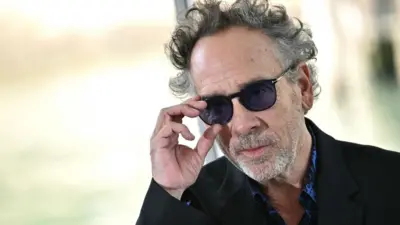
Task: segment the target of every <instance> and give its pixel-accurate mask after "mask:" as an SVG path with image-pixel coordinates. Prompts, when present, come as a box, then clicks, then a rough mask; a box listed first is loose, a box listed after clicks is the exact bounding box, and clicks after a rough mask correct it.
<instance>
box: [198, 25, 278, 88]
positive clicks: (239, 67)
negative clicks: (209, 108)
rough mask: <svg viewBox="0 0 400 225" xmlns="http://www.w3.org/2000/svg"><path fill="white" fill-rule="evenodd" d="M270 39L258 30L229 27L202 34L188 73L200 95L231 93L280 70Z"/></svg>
mask: <svg viewBox="0 0 400 225" xmlns="http://www.w3.org/2000/svg"><path fill="white" fill-rule="evenodd" d="M274 50H275V49H274V43H273V41H272V40H271V39H270V38H269V37H268V36H266V35H265V34H263V33H262V32H261V31H258V30H250V29H247V28H242V27H235V28H230V29H228V30H225V31H222V32H219V33H217V34H214V35H212V36H208V37H203V38H201V39H200V40H199V41H198V42H197V43H196V46H195V47H194V49H193V52H192V56H191V60H190V73H191V75H192V77H193V80H194V83H195V87H196V90H197V92H198V93H199V94H200V95H213V94H230V93H233V92H236V91H238V90H239V89H240V87H242V86H243V85H245V84H247V83H249V82H251V81H254V80H259V79H270V78H275V76H276V75H277V74H279V73H280V72H281V70H282V68H281V65H280V64H279V61H278V59H277V58H276V56H275V54H274Z"/></svg>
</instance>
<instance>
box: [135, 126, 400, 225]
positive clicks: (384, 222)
mask: <svg viewBox="0 0 400 225" xmlns="http://www.w3.org/2000/svg"><path fill="white" fill-rule="evenodd" d="M307 123H309V124H310V125H311V127H312V129H313V131H314V133H315V135H316V142H317V151H318V158H317V176H316V191H317V204H318V224H319V225H395V224H400V154H399V153H395V152H390V151H386V150H383V149H379V148H376V147H372V146H365V145H358V144H354V143H348V142H343V141H337V140H335V139H334V138H332V137H331V136H329V135H327V134H325V133H324V132H322V131H321V130H320V129H319V128H318V127H317V126H316V125H315V124H314V123H312V122H311V121H309V120H307ZM247 182H248V178H247V176H246V175H245V174H243V173H242V172H241V171H239V170H238V169H236V167H234V166H233V165H232V164H231V163H230V162H229V161H228V160H227V159H226V158H225V157H222V158H220V159H218V160H216V161H214V162H212V163H210V164H208V165H206V166H205V167H203V169H202V171H201V173H200V175H199V178H198V179H197V181H196V183H195V184H194V185H193V186H191V187H190V188H189V189H188V190H187V191H186V192H185V193H184V197H187V196H189V198H191V199H192V200H193V201H192V206H186V204H185V203H184V202H181V201H178V200H177V199H175V198H173V197H171V196H170V195H169V194H168V193H167V192H165V191H164V190H163V189H162V188H161V187H160V186H159V185H158V184H157V183H155V182H154V180H153V181H151V184H150V187H149V190H148V192H147V195H146V197H145V200H144V203H143V206H142V209H141V212H140V216H139V219H138V221H137V223H136V224H137V225H161V224H168V225H169V224H171V225H203V224H207V225H267V221H266V216H265V215H266V213H267V212H266V211H264V210H263V209H262V207H259V205H257V203H256V201H255V200H254V199H253V197H252V195H251V192H250V189H249V187H248V183H247Z"/></svg>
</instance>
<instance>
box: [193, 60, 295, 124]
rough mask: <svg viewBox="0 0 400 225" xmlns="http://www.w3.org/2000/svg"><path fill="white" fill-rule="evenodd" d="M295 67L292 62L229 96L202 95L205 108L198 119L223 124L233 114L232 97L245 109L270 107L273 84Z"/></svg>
mask: <svg viewBox="0 0 400 225" xmlns="http://www.w3.org/2000/svg"><path fill="white" fill-rule="evenodd" d="M294 68H296V65H295V64H293V65H291V66H289V67H288V68H286V69H285V70H284V71H282V72H281V73H280V74H278V75H277V77H276V78H275V79H269V80H259V81H255V82H252V83H249V84H247V85H246V86H244V87H243V88H242V89H241V90H240V91H239V92H237V93H234V94H231V95H229V96H224V95H214V96H210V97H202V100H203V101H206V102H207V108H206V109H204V110H202V111H201V112H200V116H199V117H200V119H201V120H203V122H204V123H206V124H208V125H210V126H211V125H213V124H221V125H225V124H227V123H228V122H229V121H231V119H232V116H233V104H232V99H234V98H239V102H240V104H242V105H243V106H244V107H245V108H246V109H247V110H249V111H253V112H259V111H263V110H266V109H269V108H271V107H272V106H273V105H274V104H275V102H276V88H275V84H276V83H277V82H278V81H279V80H280V79H281V78H282V77H283V76H284V75H285V74H286V73H287V72H288V71H289V70H292V69H294Z"/></svg>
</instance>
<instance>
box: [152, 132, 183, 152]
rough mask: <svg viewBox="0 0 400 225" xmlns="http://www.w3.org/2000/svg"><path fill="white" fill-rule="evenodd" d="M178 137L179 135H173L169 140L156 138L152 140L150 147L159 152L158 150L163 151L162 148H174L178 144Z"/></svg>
mask: <svg viewBox="0 0 400 225" xmlns="http://www.w3.org/2000/svg"><path fill="white" fill-rule="evenodd" d="M178 137H179V134H176V133H173V134H172V135H171V136H170V137H168V138H160V137H155V138H153V139H151V142H150V146H151V148H150V149H151V150H152V151H153V150H157V149H162V148H168V149H169V148H172V147H173V146H175V145H177V144H178Z"/></svg>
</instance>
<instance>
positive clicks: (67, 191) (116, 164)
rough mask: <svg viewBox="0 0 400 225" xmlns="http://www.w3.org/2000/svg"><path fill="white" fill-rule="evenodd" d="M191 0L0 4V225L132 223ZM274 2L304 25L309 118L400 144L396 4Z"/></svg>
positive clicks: (342, 135) (350, 137)
mask: <svg viewBox="0 0 400 225" xmlns="http://www.w3.org/2000/svg"><path fill="white" fill-rule="evenodd" d="M227 2H232V1H227ZM191 3H192V1H186V0H175V1H173V0H152V1H144V0H97V1H92V0H41V1H34V0H0V52H1V53H0V160H1V161H0V224H12V225H47V224H51V225H64V224H65V225H72V224H76V225H111V224H112V225H115V224H118V225H123V224H126V225H127V224H134V223H135V221H136V218H137V217H138V215H139V210H140V207H141V204H142V201H143V198H144V195H145V193H146V190H147V187H148V184H149V182H150V178H151V171H150V158H149V138H150V134H151V132H152V130H153V126H154V124H155V120H156V117H157V114H158V112H159V110H160V109H161V108H162V107H166V106H169V105H172V104H177V103H179V100H178V99H175V98H174V97H173V96H172V95H171V94H170V92H169V90H168V85H167V82H168V79H169V77H171V76H174V75H175V73H176V71H175V70H174V68H173V67H172V66H171V65H170V63H169V61H168V60H167V58H166V57H165V55H164V44H165V43H166V42H168V38H169V36H170V34H171V32H172V30H173V28H174V26H175V23H176V19H177V17H178V18H179V17H180V16H182V11H184V10H185V8H187V6H188V5H190V4H191ZM273 3H278V4H280V3H282V4H284V5H285V6H287V8H288V10H289V12H290V13H291V15H293V16H296V17H299V18H301V19H302V20H303V21H305V22H306V23H308V24H309V25H310V26H311V28H312V29H313V31H314V38H315V41H316V44H317V46H318V48H319V59H318V61H317V64H318V67H319V74H320V77H319V79H320V82H321V85H322V94H321V96H320V98H319V100H318V101H317V102H316V104H315V107H314V108H313V110H312V111H311V112H310V113H309V115H308V116H309V117H310V118H312V119H313V120H314V121H315V122H316V123H317V124H318V125H319V126H320V127H321V128H322V129H323V130H324V131H326V132H327V133H329V134H331V135H333V136H334V137H336V138H338V139H342V140H347V141H354V142H360V143H364V144H371V145H377V146H379V147H382V148H388V149H391V150H397V151H400V138H398V137H399V135H398V132H399V131H400V31H399V29H398V28H399V23H398V21H399V20H400V2H399V1H396V0H352V1H349V0H279V1H277V0H276V1H273ZM396 28H397V29H396ZM186 122H187V124H188V125H189V127H190V128H191V129H192V131H193V132H194V133H195V135H196V136H197V137H199V135H200V133H201V131H202V129H203V128H202V127H201V124H200V123H198V121H196V120H188V121H186ZM189 145H192V146H193V145H194V143H189ZM220 155H221V153H220V152H219V150H218V148H217V147H215V148H214V149H213V151H212V152H210V154H209V155H208V157H207V162H209V161H212V160H213V159H215V158H216V157H218V156H220Z"/></svg>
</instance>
